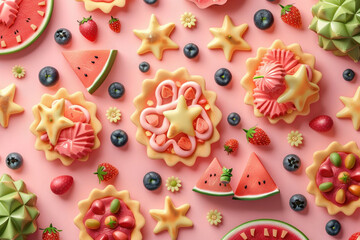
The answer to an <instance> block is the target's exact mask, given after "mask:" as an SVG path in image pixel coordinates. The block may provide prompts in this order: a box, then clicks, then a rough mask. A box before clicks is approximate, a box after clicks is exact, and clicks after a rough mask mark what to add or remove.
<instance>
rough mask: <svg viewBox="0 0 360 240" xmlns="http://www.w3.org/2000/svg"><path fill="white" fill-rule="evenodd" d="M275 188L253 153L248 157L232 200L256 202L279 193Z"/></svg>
mask: <svg viewBox="0 0 360 240" xmlns="http://www.w3.org/2000/svg"><path fill="white" fill-rule="evenodd" d="M279 192H280V190H279V189H278V187H277V186H276V184H275V182H274V180H273V179H272V178H271V176H270V174H269V173H268V171H266V169H265V167H264V165H262V163H261V161H260V160H259V158H258V157H257V156H256V154H255V153H252V154H251V155H250V158H249V161H248V162H247V165H246V167H245V170H244V173H243V175H242V177H241V179H240V182H239V184H238V186H237V188H236V191H235V194H234V197H233V199H238V200H256V199H261V198H266V197H269V196H272V195H274V194H277V193H279Z"/></svg>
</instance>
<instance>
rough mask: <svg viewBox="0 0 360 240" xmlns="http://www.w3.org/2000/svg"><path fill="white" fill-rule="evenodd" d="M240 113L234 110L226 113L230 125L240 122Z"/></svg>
mask: <svg viewBox="0 0 360 240" xmlns="http://www.w3.org/2000/svg"><path fill="white" fill-rule="evenodd" d="M240 120H241V118H240V115H239V114H237V113H236V112H232V113H230V114H229V115H228V117H227V121H228V123H229V124H230V125H231V126H236V125H238V124H239V123H240Z"/></svg>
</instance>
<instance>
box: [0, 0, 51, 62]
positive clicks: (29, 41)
mask: <svg viewBox="0 0 360 240" xmlns="http://www.w3.org/2000/svg"><path fill="white" fill-rule="evenodd" d="M48 3H49V4H47V9H46V16H45V19H44V21H43V22H42V23H41V25H40V26H39V28H38V30H37V31H36V33H35V34H34V35H32V36H31V37H30V38H28V39H26V41H24V42H23V43H22V44H20V45H19V46H17V47H13V48H7V49H4V50H1V49H0V55H6V54H11V53H15V52H19V51H21V50H23V49H25V48H27V47H28V46H30V45H31V44H33V43H34V42H35V41H36V40H37V39H38V38H39V37H40V36H41V34H42V33H43V32H44V31H45V29H46V27H47V25H48V24H49V22H50V19H51V15H52V12H53V9H54V0H48Z"/></svg>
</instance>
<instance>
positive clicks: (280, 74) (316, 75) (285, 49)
mask: <svg viewBox="0 0 360 240" xmlns="http://www.w3.org/2000/svg"><path fill="white" fill-rule="evenodd" d="M314 65H315V57H314V56H313V55H311V54H308V53H304V52H303V51H302V49H301V47H300V45H299V44H291V45H289V46H286V45H285V44H284V43H283V42H282V41H280V40H276V41H274V43H273V44H272V45H271V47H270V48H259V49H258V51H257V56H256V58H249V59H248V60H247V61H246V68H247V74H246V75H245V76H244V77H243V78H242V79H241V85H242V86H243V87H244V88H245V90H246V95H245V99H244V102H245V103H246V104H248V105H252V106H253V107H254V114H255V116H257V117H264V116H265V117H267V118H268V119H269V121H270V123H273V124H274V123H277V122H278V121H279V120H280V119H282V120H284V121H285V122H286V123H292V122H293V121H294V120H295V118H296V116H297V115H308V114H309V112H310V104H312V103H314V102H316V101H318V100H319V86H318V82H319V81H320V79H321V77H322V74H321V73H320V72H319V71H317V70H316V69H315V68H314Z"/></svg>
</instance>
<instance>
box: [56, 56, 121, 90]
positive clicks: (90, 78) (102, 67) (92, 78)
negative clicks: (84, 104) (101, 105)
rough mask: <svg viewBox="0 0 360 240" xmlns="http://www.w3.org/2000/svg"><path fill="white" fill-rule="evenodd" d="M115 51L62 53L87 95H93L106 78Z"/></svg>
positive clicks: (112, 62)
mask: <svg viewBox="0 0 360 240" xmlns="http://www.w3.org/2000/svg"><path fill="white" fill-rule="evenodd" d="M116 54H117V50H114V49H110V50H80V51H64V52H63V55H64V57H65V59H66V61H67V62H68V63H69V64H70V66H71V68H72V69H73V70H74V72H75V73H76V75H77V76H78V78H79V79H80V80H81V82H82V83H83V84H84V86H85V87H86V89H87V90H88V92H89V93H91V94H92V93H94V92H95V91H96V89H98V88H99V87H100V85H101V84H102V83H103V82H104V80H105V79H106V77H107V76H108V74H109V72H110V70H111V68H112V66H113V64H114V61H115V58H116Z"/></svg>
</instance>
